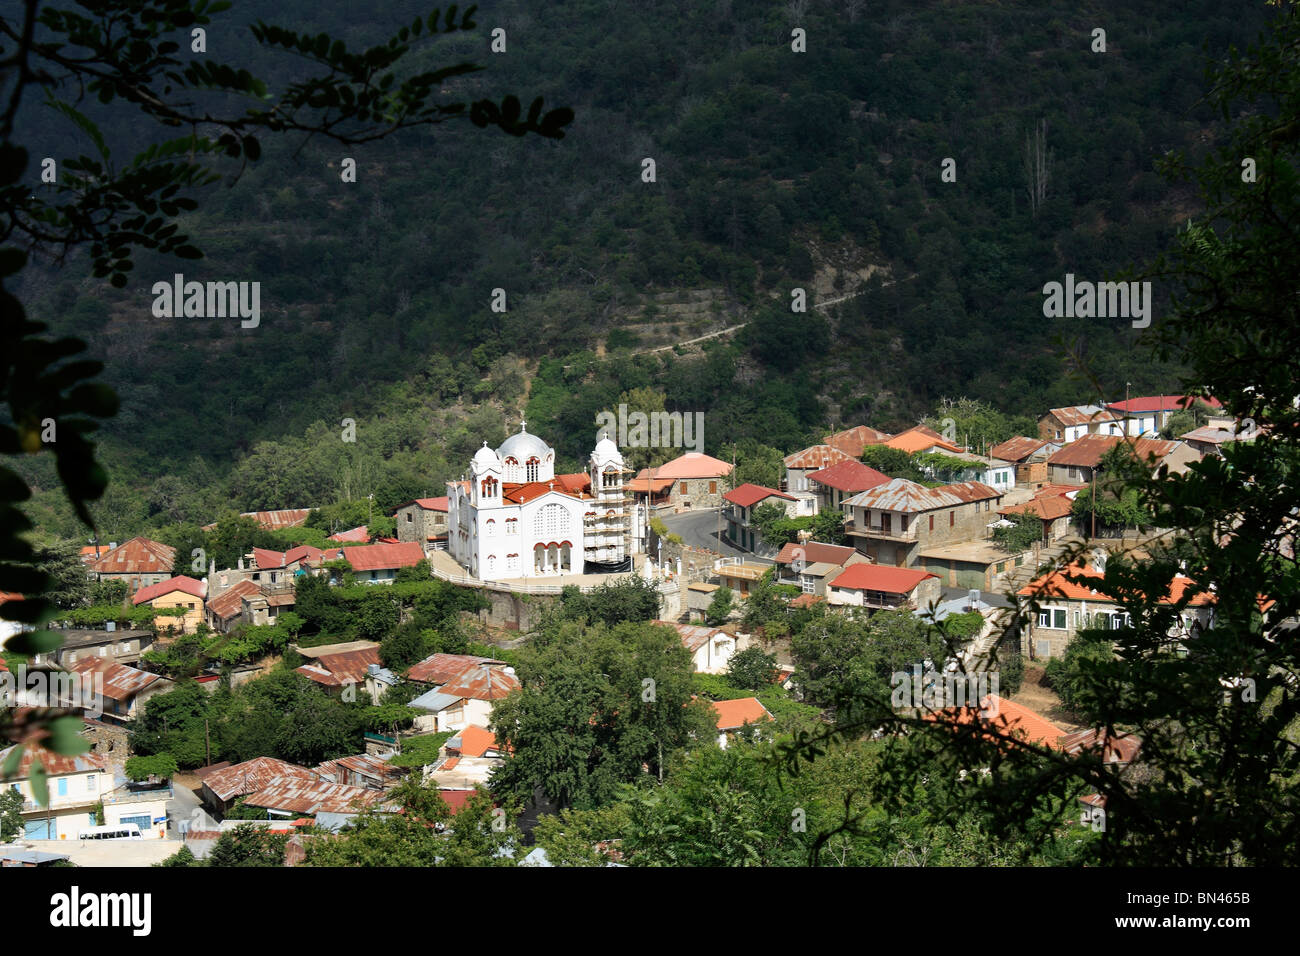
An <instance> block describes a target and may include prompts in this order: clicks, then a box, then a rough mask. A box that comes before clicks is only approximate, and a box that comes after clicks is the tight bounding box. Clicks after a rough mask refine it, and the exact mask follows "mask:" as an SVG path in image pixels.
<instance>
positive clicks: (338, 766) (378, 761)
mask: <svg viewBox="0 0 1300 956" xmlns="http://www.w3.org/2000/svg"><path fill="white" fill-rule="evenodd" d="M391 756H392V754H356V755H354V756H351V757H338V758H337V759H335V760H326V761H325V762H324V763H322V764H320V765H318V766H317V767H316V774H317V775H318V776H319V777H320V778H321V779H322V780H324V781H326V782H327V783H341V784H345V785H346V786H349V787H361V788H363V789H366V790H389V789H391V788H393V787H395V786H397V785H398V784H399V783H401V782H402V777H404V776H405V775H406V772H405V771H404V770H403V769H402V768H401V767H394V766H393V765H392V764H390V763H389V762H388V760H389V758H390V757H391Z"/></svg>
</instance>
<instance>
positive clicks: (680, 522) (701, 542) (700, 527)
mask: <svg viewBox="0 0 1300 956" xmlns="http://www.w3.org/2000/svg"><path fill="white" fill-rule="evenodd" d="M663 522H664V524H665V525H666V526H667V527H668V530H669V531H671V532H672V533H673V534H677V535H681V538H682V542H683V543H684V544H686V545H687V546H688V547H692V548H708V549H709V550H710V551H717V552H718V553H720V554H724V555H726V556H727V557H741V556H745V555H748V554H749V552H748V551H741V550H740V549H739V548H734V547H732V546H731V545H730V544H729V543H728V542H727V541H726V539H722V540H719V538H718V527H719V522H718V510H717V509H716V508H704V509H701V510H699V511H684V512H682V513H681V514H679V515H666V516H664V519H663ZM724 524H725V522H724ZM651 557H654V555H651Z"/></svg>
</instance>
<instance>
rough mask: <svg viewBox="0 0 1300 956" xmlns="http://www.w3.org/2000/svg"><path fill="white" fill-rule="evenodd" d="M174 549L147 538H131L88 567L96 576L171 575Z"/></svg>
mask: <svg viewBox="0 0 1300 956" xmlns="http://www.w3.org/2000/svg"><path fill="white" fill-rule="evenodd" d="M175 560H176V549H175V548H172V547H169V546H167V545H165V544H163V543H162V542H160V541H151V540H149V539H148V538H132V539H131V540H130V541H127V542H125V543H124V544H120V545H118V546H117V547H116V548H114V549H113V550H112V551H109V552H108V553H107V554H105V555H104V556H103V557H102V558H100V559H99V560H98V561H96V562H95V563H94V564H92V565H91V566H90V569H91V570H92V571H94V572H96V573H97V574H171V572H172V565H173V563H174V562H175Z"/></svg>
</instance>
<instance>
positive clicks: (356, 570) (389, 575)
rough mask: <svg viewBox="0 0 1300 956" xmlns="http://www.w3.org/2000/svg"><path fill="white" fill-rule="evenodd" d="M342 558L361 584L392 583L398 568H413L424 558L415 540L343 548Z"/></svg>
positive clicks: (422, 549) (422, 550)
mask: <svg viewBox="0 0 1300 956" xmlns="http://www.w3.org/2000/svg"><path fill="white" fill-rule="evenodd" d="M343 558H344V560H345V561H347V562H348V564H350V565H351V566H352V572H353V574H354V575H356V579H357V581H358V582H359V583H362V584H392V583H393V580H394V579H395V578H396V577H397V570H398V568H413V567H415V566H416V565H417V564H419V563H420V562H421V561H423V560H424V548H422V547H421V546H420V545H419V544H418V543H417V542H415V541H407V542H405V543H403V544H372V545H367V546H364V547H355V548H344V549H343Z"/></svg>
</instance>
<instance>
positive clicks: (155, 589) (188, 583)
mask: <svg viewBox="0 0 1300 956" xmlns="http://www.w3.org/2000/svg"><path fill="white" fill-rule="evenodd" d="M204 590H205V589H204V586H203V582H202V581H196V580H194V579H193V578H191V577H186V576H185V575H183V574H182V575H179V576H178V577H174V578H169V579H168V580H166V581H159V582H158V583H157V584H151V585H149V586H148V587H147V588H141V589H140V590H138V591H136V592H135V597H134V598H132V599H131V600H132V601H134V602H135V603H136V604H144V603H145V602H146V601H152V600H153V599H154V598H159V597H162V596H163V595H165V594H171V593H172V592H173V591H184V592H185V593H186V594H188V595H190V596H191V597H196V598H198V599H199V600H200V601H202V600H203V593H204Z"/></svg>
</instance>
